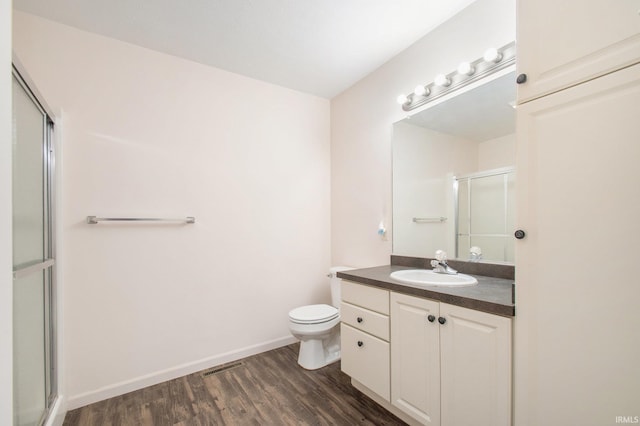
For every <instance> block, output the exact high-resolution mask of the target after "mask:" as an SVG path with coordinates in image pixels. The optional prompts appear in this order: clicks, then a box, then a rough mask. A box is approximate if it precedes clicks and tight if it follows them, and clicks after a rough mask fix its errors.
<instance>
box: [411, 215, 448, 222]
mask: <svg viewBox="0 0 640 426" xmlns="http://www.w3.org/2000/svg"><path fill="white" fill-rule="evenodd" d="M446 220H447V218H446V217H442V216H440V217H414V218H413V221H414V222H415V223H432V222H446Z"/></svg>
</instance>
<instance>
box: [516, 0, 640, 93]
mask: <svg viewBox="0 0 640 426" xmlns="http://www.w3.org/2000/svg"><path fill="white" fill-rule="evenodd" d="M639 8H640V3H638V1H637V0H616V1H609V0H595V1H587V2H585V1H582V0H563V1H556V0H519V1H518V5H517V23H518V25H517V37H516V38H517V40H518V64H517V69H518V71H517V74H518V75H520V74H526V76H527V79H526V82H525V83H523V84H519V85H518V103H522V102H526V101H529V100H531V99H535V98H537V97H540V96H543V95H546V94H548V93H552V92H555V91H557V90H561V89H563V88H566V87H569V86H571V85H574V84H576V83H580V82H584V81H587V80H590V79H593V78H595V77H598V76H601V75H604V74H606V73H609V72H612V71H615V70H618V69H621V68H623V67H625V66H628V65H632V64H634V63H637V62H638V61H639V60H640V34H638V28H639V26H640V16H638V10H639Z"/></svg>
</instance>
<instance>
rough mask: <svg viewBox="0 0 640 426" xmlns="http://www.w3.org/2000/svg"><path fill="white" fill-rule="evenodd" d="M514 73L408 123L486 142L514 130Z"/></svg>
mask: <svg viewBox="0 0 640 426" xmlns="http://www.w3.org/2000/svg"><path fill="white" fill-rule="evenodd" d="M515 98H516V84H515V72H512V73H509V74H506V75H504V76H502V77H500V78H497V79H495V80H493V81H491V82H488V83H486V84H483V85H481V86H480V87H477V88H475V89H473V90H470V91H468V92H465V93H462V94H460V95H458V96H455V97H453V98H451V99H449V100H448V101H446V102H442V103H440V104H438V105H434V106H432V107H431V108H428V109H425V110H423V111H421V112H419V113H418V114H416V115H412V116H411V117H410V118H409V119H408V120H406V122H407V123H410V124H413V125H416V126H420V127H424V128H427V129H431V130H435V131H437V132H441V133H446V134H449V135H454V136H458V137H462V138H465V139H469V140H473V141H476V142H484V141H487V140H490V139H495V138H498V137H501V136H505V135H509V134H511V133H514V132H515V131H516V129H515V125H516V123H515V110H514V109H513V107H512V106H511V105H510V104H509V103H510V102H511V103H512V102H513V101H514V100H515Z"/></svg>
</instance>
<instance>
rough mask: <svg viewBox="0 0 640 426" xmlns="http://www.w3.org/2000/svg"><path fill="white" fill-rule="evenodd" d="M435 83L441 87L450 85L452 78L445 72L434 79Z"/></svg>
mask: <svg viewBox="0 0 640 426" xmlns="http://www.w3.org/2000/svg"><path fill="white" fill-rule="evenodd" d="M433 84H435V85H436V86H440V87H448V86H451V79H450V78H449V77H447V76H446V75H444V74H438V75H436V78H434V79H433Z"/></svg>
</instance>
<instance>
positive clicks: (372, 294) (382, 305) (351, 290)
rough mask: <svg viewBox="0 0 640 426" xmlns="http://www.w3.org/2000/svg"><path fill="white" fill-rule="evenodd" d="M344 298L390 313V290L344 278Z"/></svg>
mask: <svg viewBox="0 0 640 426" xmlns="http://www.w3.org/2000/svg"><path fill="white" fill-rule="evenodd" d="M342 300H343V301H345V302H349V303H351V304H352V305H356V306H361V307H363V308H367V309H371V310H372V311H376V312H379V313H381V314H385V315H389V291H388V290H383V289H380V288H376V287H371V286H368V285H362V284H356V283H353V282H350V281H345V280H342Z"/></svg>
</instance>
